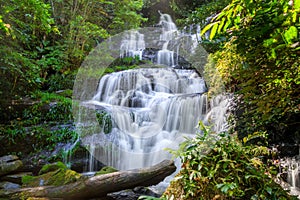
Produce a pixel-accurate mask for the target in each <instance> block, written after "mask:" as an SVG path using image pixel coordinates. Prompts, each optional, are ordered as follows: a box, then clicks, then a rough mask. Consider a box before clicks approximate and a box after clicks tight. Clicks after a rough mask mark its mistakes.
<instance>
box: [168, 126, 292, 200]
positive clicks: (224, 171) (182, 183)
mask: <svg viewBox="0 0 300 200" xmlns="http://www.w3.org/2000/svg"><path fill="white" fill-rule="evenodd" d="M200 126H201V127H202V130H203V131H204V133H203V134H201V135H200V134H198V135H197V136H196V138H194V139H190V140H188V141H187V142H185V143H184V144H183V145H182V146H181V147H180V150H179V152H178V154H179V155H180V158H181V161H182V163H183V164H182V169H181V171H180V172H179V174H178V175H177V176H176V177H175V178H174V180H173V181H172V182H171V185H170V187H169V188H168V189H167V190H166V192H165V193H164V195H163V196H164V197H165V198H166V199H195V198H197V199H233V198H237V199H292V197H290V196H289V195H288V194H287V192H286V191H284V190H283V189H282V188H281V186H280V185H278V184H276V183H275V182H274V180H273V179H272V178H273V176H275V175H276V174H277V171H276V170H275V168H274V167H272V166H267V165H266V164H265V163H263V161H262V160H261V158H264V157H267V156H268V155H269V150H268V149H267V148H265V147H262V146H256V145H251V146H248V145H243V144H242V143H240V141H239V140H237V138H236V137H235V136H231V135H228V134H227V133H221V134H216V133H213V132H211V131H210V130H209V129H207V128H206V127H204V126H203V125H201V124H200Z"/></svg>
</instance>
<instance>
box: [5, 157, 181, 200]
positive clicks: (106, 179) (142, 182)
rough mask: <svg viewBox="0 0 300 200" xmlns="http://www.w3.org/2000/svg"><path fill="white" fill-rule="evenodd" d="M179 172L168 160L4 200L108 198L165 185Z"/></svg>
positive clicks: (24, 191)
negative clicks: (114, 194)
mask: <svg viewBox="0 0 300 200" xmlns="http://www.w3.org/2000/svg"><path fill="white" fill-rule="evenodd" d="M175 170H176V167H175V165H174V162H173V161H170V160H165V161H162V162H161V163H159V164H157V165H154V166H152V167H149V168H142V169H135V170H128V171H120V172H113V173H109V174H104V175H98V176H94V177H91V178H88V179H86V180H83V181H78V182H75V183H71V184H67V185H62V186H57V187H54V186H43V187H34V188H22V189H17V190H11V191H6V192H5V193H2V194H1V193H0V197H1V196H3V197H8V196H9V197H10V198H11V199H18V198H19V197H21V196H22V197H47V198H50V199H72V200H74V199H87V198H95V197H104V196H106V195H107V194H108V193H111V192H117V191H120V190H124V189H131V188H134V187H136V186H151V185H155V184H158V183H159V182H161V181H162V180H163V179H164V178H165V177H166V176H168V175H170V174H172V173H173V172H174V171H175Z"/></svg>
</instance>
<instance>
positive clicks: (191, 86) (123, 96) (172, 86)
mask: <svg viewBox="0 0 300 200" xmlns="http://www.w3.org/2000/svg"><path fill="white" fill-rule="evenodd" d="M159 26H160V27H161V29H159V31H156V30H154V31H153V34H152V33H151V34H150V33H148V34H147V32H146V31H144V32H143V31H137V30H134V31H130V32H126V34H123V35H122V39H121V41H120V46H119V49H118V50H119V55H118V56H119V57H128V56H131V57H135V56H138V58H139V59H143V58H144V57H147V56H145V55H144V54H145V50H146V49H147V48H149V46H150V48H153V46H154V45H152V46H151V45H148V43H149V42H148V41H147V40H150V41H151V42H153V43H156V44H157V45H155V47H156V48H157V47H159V48H158V49H157V51H156V55H155V58H153V57H151V61H153V65H150V66H149V65H147V66H142V67H139V68H137V69H130V70H124V71H120V72H113V73H109V74H106V75H104V76H102V77H101V78H100V77H99V82H98V83H97V84H96V85H97V89H96V90H95V91H94V93H93V94H92V95H90V94H89V93H88V92H87V91H86V90H83V92H82V94H79V96H80V97H81V96H84V95H86V96H88V97H89V98H88V99H85V100H84V101H82V102H80V106H81V107H83V108H85V109H82V110H81V111H80V112H81V113H80V114H79V116H78V119H77V121H78V123H77V129H78V130H79V131H80V132H81V142H82V144H83V145H85V146H87V148H89V150H90V153H91V154H92V155H91V156H90V157H91V158H96V159H98V160H99V161H100V162H102V163H104V164H105V165H109V166H113V167H115V168H117V169H120V170H128V169H134V168H143V167H148V166H152V165H154V164H157V163H158V162H161V161H162V160H164V159H170V158H171V157H172V155H170V154H169V153H168V152H167V151H165V148H172V149H176V148H177V147H178V145H179V144H180V143H181V142H182V141H184V139H185V137H194V136H195V134H196V133H198V132H199V127H198V122H199V121H200V120H201V121H203V122H204V123H205V124H211V125H212V129H213V130H214V131H216V132H221V131H224V130H226V129H227V126H226V124H227V123H226V111H227V107H228V104H229V100H228V98H227V97H226V96H225V95H219V96H216V97H214V98H208V96H207V91H208V88H207V87H206V84H205V80H204V79H203V77H202V76H201V75H200V73H199V72H198V71H197V70H196V69H194V68H190V67H188V68H184V67H180V69H178V68H177V67H176V66H177V65H178V64H179V59H181V60H180V62H181V63H188V61H184V62H183V58H180V56H179V55H180V54H181V53H182V54H184V52H182V51H181V50H182V48H186V47H187V48H191V47H193V48H194V47H195V46H196V45H194V43H192V41H190V40H181V39H182V37H183V34H182V33H180V32H179V31H178V30H177V27H176V25H175V24H174V23H173V21H172V19H171V17H170V16H169V15H167V14H161V18H160V22H159ZM157 32H158V33H159V36H158V37H157V38H154V39H153V37H154V36H155V33H157ZM153 35H154V36H153ZM149 38H150V39H149ZM191 38H195V37H191ZM182 41H184V42H185V43H184V44H182V43H181V42H182ZM195 42H196V41H195ZM177 44H179V45H178V46H176V45H177ZM147 45H148V46H147ZM180 45H181V46H180ZM153 49H155V48H153ZM101 52H103V50H101ZM185 52H187V51H185ZM152 53H153V52H152ZM187 54H191V53H189V52H187ZM153 55H154V53H153ZM151 56H152V55H151ZM148 57H150V56H148ZM182 57H184V56H182ZM198 57H201V56H200V55H198ZM152 58H153V59H152ZM198 63H200V62H198ZM188 64H189V65H191V64H190V63H188ZM202 67H203V66H202ZM89 73H90V72H89ZM82 74H83V75H84V77H85V75H86V73H82ZM77 82H78V83H80V86H81V85H84V83H83V82H80V81H77ZM88 84H90V82H87V83H86V85H88ZM93 88H95V86H93ZM90 90H92V89H90ZM90 96H92V97H91V98H90ZM81 99H82V98H81ZM103 113H104V115H105V116H106V117H103V116H104V115H102V114H103ZM84 118H87V119H84ZM97 123H98V124H97ZM99 124H100V125H99ZM90 163H91V165H92V163H93V162H92V161H91V162H90ZM90 169H93V168H92V166H90Z"/></svg>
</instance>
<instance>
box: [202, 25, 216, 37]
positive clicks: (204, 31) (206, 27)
mask: <svg viewBox="0 0 300 200" xmlns="http://www.w3.org/2000/svg"><path fill="white" fill-rule="evenodd" d="M216 23H219V22H214V23H210V24H208V25H207V26H205V27H204V28H203V30H202V31H201V33H200V35H201V36H203V35H204V34H205V33H206V32H207V31H208V30H210V29H211V28H212V27H213V26H214V25H215V24H216Z"/></svg>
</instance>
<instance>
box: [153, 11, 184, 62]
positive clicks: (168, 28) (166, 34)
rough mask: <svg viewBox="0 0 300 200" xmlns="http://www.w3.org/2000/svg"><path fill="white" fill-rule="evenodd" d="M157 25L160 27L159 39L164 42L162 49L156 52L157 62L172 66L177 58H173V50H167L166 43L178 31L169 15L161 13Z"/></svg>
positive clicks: (175, 35)
mask: <svg viewBox="0 0 300 200" xmlns="http://www.w3.org/2000/svg"><path fill="white" fill-rule="evenodd" d="M159 25H161V27H162V34H161V35H160V40H161V41H163V42H164V43H163V46H162V49H161V50H159V51H158V52H157V64H161V65H165V66H172V67H173V66H175V65H176V64H177V63H178V60H174V51H170V50H168V45H169V42H170V41H172V40H174V38H176V37H177V35H178V34H179V32H178V30H177V27H176V25H175V24H174V22H173V21H172V18H171V17H170V15H167V14H162V13H161V16H160V22H159ZM177 55H178V54H177Z"/></svg>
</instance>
